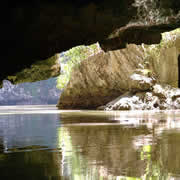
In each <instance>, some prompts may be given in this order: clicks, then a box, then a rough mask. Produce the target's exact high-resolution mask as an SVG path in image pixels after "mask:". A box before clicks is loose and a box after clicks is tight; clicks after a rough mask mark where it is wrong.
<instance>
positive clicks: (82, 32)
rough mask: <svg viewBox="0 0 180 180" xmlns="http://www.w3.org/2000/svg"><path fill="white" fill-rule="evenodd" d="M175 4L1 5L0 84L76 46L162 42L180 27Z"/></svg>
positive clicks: (157, 0) (56, 1)
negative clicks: (162, 39) (35, 64)
mask: <svg viewBox="0 0 180 180" xmlns="http://www.w3.org/2000/svg"><path fill="white" fill-rule="evenodd" d="M179 10H180V2H179V1H177V0H171V1H169V0H154V1H153V0H151V1H150V0H144V1H141V0H111V1H109V0H66V1H65V0H64V1H60V0H51V1H50V0H33V1H23V0H17V1H11V0H7V1H3V2H2V4H1V12H0V18H1V29H0V32H1V33H0V39H1V45H2V46H1V66H0V80H3V79H6V78H7V76H13V75H14V74H15V73H17V72H19V71H21V70H22V69H24V68H27V67H30V66H31V65H32V64H33V63H35V62H36V61H39V60H44V59H47V58H49V57H51V56H53V55H54V54H55V53H60V52H62V51H65V50H68V49H70V48H72V47H74V46H77V45H82V44H84V45H89V44H92V43H95V42H97V41H98V42H99V43H100V45H101V47H102V48H103V49H104V50H105V51H109V50H115V49H120V48H124V47H125V46H126V44H127V43H136V44H141V43H146V44H153V43H159V41H160V40H161V33H162V32H165V31H170V30H172V29H175V28H178V27H180V13H179V12H180V11H179Z"/></svg>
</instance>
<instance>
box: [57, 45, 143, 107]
mask: <svg viewBox="0 0 180 180" xmlns="http://www.w3.org/2000/svg"><path fill="white" fill-rule="evenodd" d="M141 63H143V49H142V47H141V46H136V45H128V47H127V48H126V49H122V50H117V51H110V52H107V53H103V52H102V53H100V54H98V55H96V56H93V57H90V58H88V59H87V60H84V61H83V62H82V63H81V64H80V65H79V66H76V68H75V69H74V71H73V72H72V75H71V79H70V82H69V83H68V85H67V86H66V87H65V89H64V91H63V93H62V95H61V98H60V100H59V103H58V106H59V107H60V108H73V109H74V108H77V109H78V108H96V107H98V106H100V105H103V104H105V103H107V102H109V101H110V100H112V99H113V98H115V97H117V96H119V94H122V93H124V92H126V91H128V90H129V88H131V85H132V82H134V81H133V80H132V79H131V78H130V76H131V75H132V74H133V72H134V71H135V69H136V68H140V66H141ZM141 88H142V89H144V88H146V87H143V86H142V87H141Z"/></svg>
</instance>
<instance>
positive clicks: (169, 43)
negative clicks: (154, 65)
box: [142, 28, 180, 63]
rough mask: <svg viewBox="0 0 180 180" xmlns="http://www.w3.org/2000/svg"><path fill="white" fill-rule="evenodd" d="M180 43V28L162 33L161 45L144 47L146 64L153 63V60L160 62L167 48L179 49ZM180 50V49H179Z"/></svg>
mask: <svg viewBox="0 0 180 180" xmlns="http://www.w3.org/2000/svg"><path fill="white" fill-rule="evenodd" d="M179 41H180V28H178V29H175V30H173V31H170V32H165V33H162V40H161V42H160V43H159V44H153V45H150V46H149V45H148V46H147V45H146V46H145V45H142V46H143V48H144V51H145V63H148V62H152V61H153V60H155V59H156V60H157V61H158V60H159V59H160V55H161V52H162V51H164V50H165V49H167V48H171V47H174V46H176V47H178V45H177V44H178V42H179ZM179 48H180V47H179Z"/></svg>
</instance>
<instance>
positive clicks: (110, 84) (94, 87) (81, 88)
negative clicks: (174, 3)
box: [58, 29, 180, 110]
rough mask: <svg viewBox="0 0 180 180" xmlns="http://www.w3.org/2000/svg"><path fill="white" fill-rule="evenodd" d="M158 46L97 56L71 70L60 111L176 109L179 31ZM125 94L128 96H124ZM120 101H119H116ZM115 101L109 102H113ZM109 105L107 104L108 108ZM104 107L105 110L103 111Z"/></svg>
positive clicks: (128, 49) (60, 102) (130, 45)
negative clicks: (80, 109) (128, 93)
mask: <svg viewBox="0 0 180 180" xmlns="http://www.w3.org/2000/svg"><path fill="white" fill-rule="evenodd" d="M162 37H163V40H162V41H161V43H160V44H156V45H152V46H146V45H144V44H142V45H141V46H138V45H135V44H129V45H127V47H126V48H124V49H121V50H116V51H109V52H107V53H100V54H98V55H95V56H93V57H91V58H89V59H86V60H84V61H83V62H82V63H81V64H79V66H78V67H76V68H74V70H73V72H72V75H71V79H70V81H69V83H68V84H67V86H66V87H65V89H64V92H63V93H62V95H61V97H60V100H59V102H58V107H59V108H62V109H79V108H83V109H88V108H97V107H98V109H109V110H118V109H119V110H129V109H158V108H159V109H171V108H172V109H176V108H177V107H178V105H177V103H178V101H177V102H176V103H175V104H176V105H175V104H174V101H175V100H176V98H178V97H179V89H177V87H178V81H180V80H179V71H180V70H179V66H178V56H179V54H180V48H179V43H178V42H179V40H180V35H179V29H177V30H176V31H173V32H171V33H169V34H168V33H165V34H162ZM127 92H130V93H131V95H128V97H124V96H125V95H126V96H127ZM117 97H119V98H118V99H116V98H117ZM113 99H115V101H113V102H112V100H113ZM108 102H111V103H110V104H107V103H108ZM112 105H113V106H112ZM106 107H107V108H106Z"/></svg>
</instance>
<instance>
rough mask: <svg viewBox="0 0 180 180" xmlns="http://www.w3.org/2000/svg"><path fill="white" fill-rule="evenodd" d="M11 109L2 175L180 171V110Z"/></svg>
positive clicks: (3, 122) (133, 176) (164, 174)
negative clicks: (45, 111)
mask: <svg viewBox="0 0 180 180" xmlns="http://www.w3.org/2000/svg"><path fill="white" fill-rule="evenodd" d="M12 109H13V108H11V110H6V109H3V110H2V111H1V110H0V179H27V180H28V179H35V180H36V179H38V180H41V179H42V180H43V179H44V180H121V179H122V180H149V179H153V180H154V179H155V180H156V179H157V180H159V179H163V180H172V179H173V180H177V179H179V177H180V153H179V152H180V112H179V111H166V112H165V111H164V112H163V111H159V112H151V111H148V112H146V111H132V112H102V111H56V109H55V107H54V108H52V107H51V108H48V107H38V108H37V109H38V110H37V109H35V111H36V113H34V112H33V111H32V108H31V110H30V109H29V108H28V107H27V108H24V112H23V111H22V109H21V110H20V109H17V111H15V109H16V108H15V109H14V110H13V111H12ZM44 109H46V110H49V109H50V111H48V112H47V113H44V112H43V110H44ZM41 110H42V112H43V113H41ZM10 111H11V113H10V114H8V112H10ZM1 112H3V113H1ZM12 112H14V113H12ZM17 112H18V113H17ZM37 112H38V113H37Z"/></svg>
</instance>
